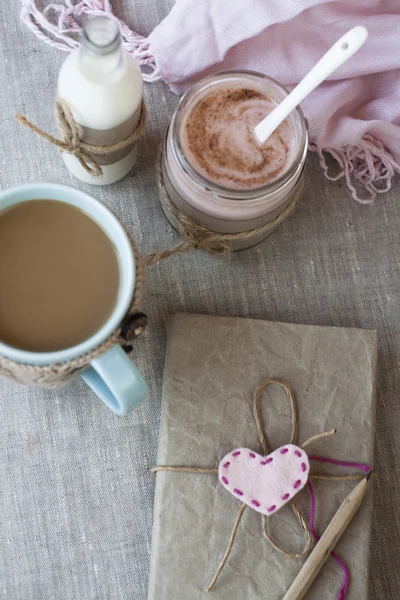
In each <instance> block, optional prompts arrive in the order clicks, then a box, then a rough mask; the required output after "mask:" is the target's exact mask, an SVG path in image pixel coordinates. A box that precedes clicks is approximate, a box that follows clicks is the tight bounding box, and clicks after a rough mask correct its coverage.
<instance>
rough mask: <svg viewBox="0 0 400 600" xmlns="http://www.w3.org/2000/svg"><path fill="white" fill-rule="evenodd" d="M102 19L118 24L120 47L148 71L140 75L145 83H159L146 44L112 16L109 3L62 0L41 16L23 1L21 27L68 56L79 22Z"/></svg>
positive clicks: (31, 1) (29, 2)
mask: <svg viewBox="0 0 400 600" xmlns="http://www.w3.org/2000/svg"><path fill="white" fill-rule="evenodd" d="M52 14H53V15H55V19H54V18H53V19H51V15H52ZM103 15H107V16H108V17H110V18H112V19H114V20H115V21H116V22H117V23H118V24H119V26H120V28H121V34H122V44H123V47H124V48H125V49H126V50H127V51H128V52H129V53H130V54H132V56H133V57H134V58H135V59H136V61H137V63H138V64H139V65H140V66H142V67H147V68H148V69H150V72H148V73H143V79H144V81H159V80H160V79H161V76H160V74H159V72H158V68H157V65H156V62H155V59H154V56H153V55H152V53H151V50H150V45H149V42H148V40H147V39H146V38H144V37H143V36H142V35H139V34H138V33H136V32H135V31H132V30H131V29H130V28H129V27H128V26H127V25H126V23H124V22H123V21H121V20H120V19H118V18H117V17H116V16H115V15H114V14H113V12H112V6H111V2H110V1H109V0H64V3H63V4H55V3H53V4H49V5H48V6H46V8H45V9H44V10H43V12H41V11H40V10H39V9H38V7H37V6H36V2H35V0H22V8H21V20H22V21H23V23H25V25H26V26H27V27H28V28H29V29H30V30H31V31H32V33H34V34H35V35H36V37H38V38H39V39H40V40H41V41H43V42H45V43H46V44H49V45H50V46H52V47H53V48H57V49H58V50H63V51H64V52H71V51H72V50H75V48H78V47H79V42H78V41H77V40H76V39H74V37H73V36H74V35H76V34H79V33H80V32H81V30H82V27H81V24H80V22H79V21H78V19H80V18H81V17H86V18H93V17H99V16H103ZM71 36H72V37H71Z"/></svg>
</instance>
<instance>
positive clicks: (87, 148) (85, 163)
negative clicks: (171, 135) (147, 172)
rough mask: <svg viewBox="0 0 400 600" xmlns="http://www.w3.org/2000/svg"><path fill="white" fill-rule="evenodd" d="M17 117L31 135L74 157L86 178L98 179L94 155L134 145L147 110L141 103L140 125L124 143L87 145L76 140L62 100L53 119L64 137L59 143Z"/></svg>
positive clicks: (75, 127)
mask: <svg viewBox="0 0 400 600" xmlns="http://www.w3.org/2000/svg"><path fill="white" fill-rule="evenodd" d="M16 118H17V121H18V123H20V124H21V125H25V126H26V127H29V129H31V130H32V131H33V132H34V133H37V134H38V135H40V136H41V137H42V138H44V139H45V140H47V141H48V142H50V143H51V144H54V146H57V148H58V149H59V150H61V152H65V153H67V154H72V155H74V156H75V157H76V158H77V159H78V161H79V163H80V164H81V166H82V167H83V169H85V171H86V172H87V173H88V174H89V175H91V176H92V177H101V176H102V175H103V170H102V168H101V166H100V165H99V163H98V162H97V160H96V159H95V158H94V156H93V154H101V155H106V154H110V153H111V152H117V151H118V150H123V149H124V148H127V147H128V146H130V145H131V144H133V143H134V142H135V141H136V140H137V139H138V138H139V137H140V136H141V135H142V133H143V130H144V128H145V125H146V118H147V110H146V105H145V103H144V100H142V107H141V113H140V118H139V122H138V124H137V126H136V128H135V129H134V131H132V133H131V134H130V135H128V137H126V138H125V139H124V140H121V141H120V142H117V143H115V144H107V145H95V144H88V143H87V142H84V141H82V140H81V139H80V137H79V136H80V131H79V125H78V123H77V122H76V120H75V118H74V115H73V114H72V110H71V108H70V107H69V106H68V104H67V103H66V102H65V101H63V100H60V99H58V100H57V101H56V119H57V124H58V128H59V130H60V133H61V135H62V137H63V139H61V140H58V139H57V138H55V137H53V136H52V135H50V134H49V133H46V132H45V131H43V129H40V127H37V126H36V125H34V124H33V123H31V121H29V120H28V119H27V118H26V117H25V116H24V115H21V114H17V117H16Z"/></svg>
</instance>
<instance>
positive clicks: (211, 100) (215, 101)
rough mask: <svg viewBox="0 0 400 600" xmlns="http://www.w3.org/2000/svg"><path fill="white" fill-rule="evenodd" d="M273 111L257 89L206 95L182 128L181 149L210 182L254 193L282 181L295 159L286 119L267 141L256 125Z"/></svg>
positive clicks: (235, 88)
mask: <svg viewBox="0 0 400 600" xmlns="http://www.w3.org/2000/svg"><path fill="white" fill-rule="evenodd" d="M274 108H275V103H274V102H273V101H272V100H271V99H270V98H269V97H268V96H267V95H265V94H263V93H262V92H260V91H259V90H256V89H252V88H249V87H239V86H230V87H223V86H221V87H219V88H218V89H216V90H215V91H213V92H211V93H210V94H208V95H206V96H205V97H203V98H202V99H201V100H200V101H199V102H198V103H197V104H195V106H194V107H193V108H192V110H191V111H190V112H189V114H188V116H187V117H186V120H185V121H184V124H183V131H182V145H183V149H184V152H185V154H186V157H187V159H188V161H189V162H190V164H191V165H192V166H193V168H194V169H196V171H197V172H198V173H200V174H201V175H202V176H203V177H205V178H206V179H208V180H210V181H212V182H214V183H216V184H217V185H220V186H222V187H226V188H231V189H244V190H246V189H252V188H257V187H261V186H263V185H265V184H267V183H271V182H273V181H274V180H276V179H278V178H279V177H280V175H282V174H283V172H284V171H285V170H286V168H287V166H288V163H289V161H290V158H291V155H292V139H293V131H292V128H291V125H290V123H289V122H288V121H287V120H286V121H284V122H283V123H282V124H281V125H280V126H279V127H278V128H277V129H276V130H275V132H274V133H273V134H272V135H271V137H270V138H269V139H268V140H267V141H266V142H265V143H264V144H262V145H261V144H259V143H258V142H257V140H256V139H255V137H254V134H253V130H254V127H255V126H256V125H257V124H258V123H259V122H260V121H261V120H262V119H263V118H264V117H265V116H267V114H269V113H270V112H271V111H272V110H273V109H274Z"/></svg>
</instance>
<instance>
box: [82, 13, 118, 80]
mask: <svg viewBox="0 0 400 600" xmlns="http://www.w3.org/2000/svg"><path fill="white" fill-rule="evenodd" d="M123 64H124V61H123V53H122V47H121V34H120V30H119V28H118V25H117V23H116V22H115V21H113V20H112V19H109V18H107V17H98V18H96V19H92V20H91V21H89V22H88V23H87V25H86V26H85V28H84V30H83V34H82V43H81V47H80V50H79V65H80V68H81V70H82V72H83V74H84V75H85V76H86V77H88V78H89V79H91V80H92V81H93V82H95V83H100V84H103V85H104V84H107V82H108V81H109V80H112V79H114V78H115V77H116V76H118V73H119V72H120V71H121V70H122V67H123Z"/></svg>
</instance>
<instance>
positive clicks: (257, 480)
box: [218, 446, 309, 516]
mask: <svg viewBox="0 0 400 600" xmlns="http://www.w3.org/2000/svg"><path fill="white" fill-rule="evenodd" d="M275 455H276V456H275ZM274 456H275V458H276V459H278V463H277V464H276V463H275V462H274V463H273V464H271V463H272V461H273V459H274ZM253 457H254V458H258V459H260V458H261V457H260V455H257V454H256V453H255V452H252V451H250V450H249V449H248V448H237V449H236V450H233V451H231V452H230V453H229V454H227V455H226V456H225V458H223V459H222V460H221V462H220V465H219V469H218V471H219V479H220V481H221V483H222V484H224V486H225V488H226V489H227V491H229V492H230V493H231V494H233V495H234V496H235V497H236V498H237V497H238V496H239V497H240V498H241V499H242V500H243V502H244V503H245V504H246V505H247V506H249V507H251V508H253V509H254V510H256V511H257V512H260V513H261V514H264V515H267V516H271V515H272V513H273V512H277V511H278V510H280V509H281V508H282V506H283V505H284V504H286V502H287V501H288V500H289V498H290V496H294V495H295V494H297V493H298V492H299V491H300V490H301V489H302V488H303V487H304V486H305V485H306V483H307V479H308V469H309V467H307V465H306V462H307V464H308V458H307V455H306V454H305V453H302V452H301V450H300V448H297V447H296V446H295V447H294V448H293V446H283V447H282V448H278V449H277V450H275V451H274V452H273V453H272V455H270V456H268V457H265V459H264V460H257V461H255V462H253V459H254V458H253ZM298 459H300V460H298ZM297 460H298V462H297V463H296V462H294V461H297ZM267 464H269V465H270V467H269V468H267V470H266V471H264V470H263V471H261V470H259V469H260V467H258V465H260V466H261V468H262V469H264V466H265V465H267ZM226 465H228V466H229V472H230V477H229V482H228V480H227V478H226V477H225V472H226V468H227V467H226ZM273 465H275V467H274V468H273ZM271 469H272V470H271ZM287 470H289V471H287ZM297 470H298V471H297ZM296 471H297V473H296ZM306 471H307V472H306ZM285 473H286V475H285ZM296 474H297V477H296ZM293 475H294V478H293V479H291V477H292V476H293ZM265 476H267V479H265ZM282 478H283V479H282ZM286 478H287V484H286V485H287V488H286V489H284V487H283V489H282V486H285V479H286ZM238 484H239V485H238ZM277 486H278V487H277ZM285 487H286V486H285ZM279 488H281V489H279ZM290 489H292V490H295V491H292V492H291V493H290ZM239 492H240V493H239ZM254 499H255V500H256V503H254V502H253V500H254ZM274 500H275V501H274ZM276 500H278V502H276ZM272 507H273V508H272Z"/></svg>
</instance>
